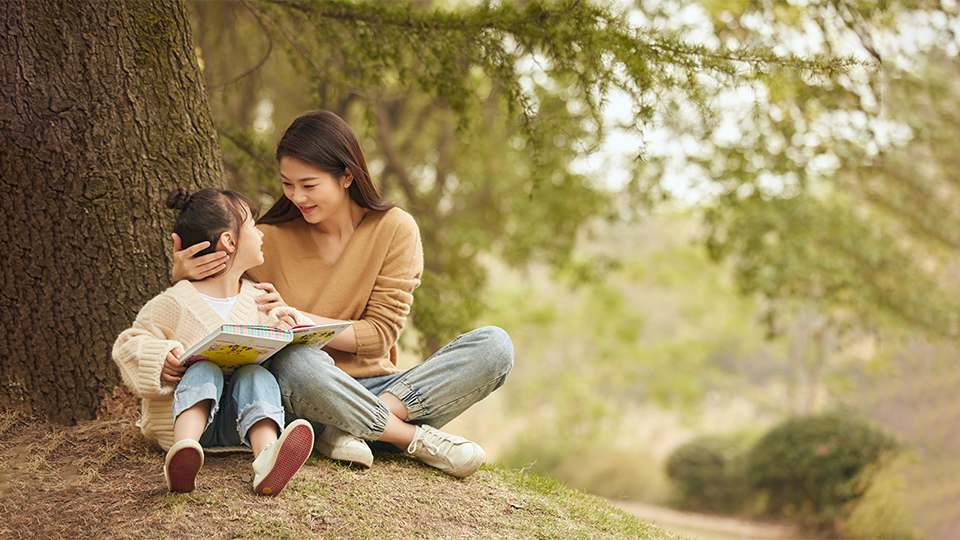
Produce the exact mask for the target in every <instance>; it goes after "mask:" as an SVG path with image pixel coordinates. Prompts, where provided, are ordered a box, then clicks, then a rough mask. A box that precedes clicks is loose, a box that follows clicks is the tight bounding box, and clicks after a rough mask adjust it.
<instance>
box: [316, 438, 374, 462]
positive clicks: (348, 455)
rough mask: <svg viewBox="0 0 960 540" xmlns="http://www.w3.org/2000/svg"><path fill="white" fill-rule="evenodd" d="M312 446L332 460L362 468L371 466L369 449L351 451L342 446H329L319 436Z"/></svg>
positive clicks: (371, 457) (371, 459) (371, 456)
mask: <svg viewBox="0 0 960 540" xmlns="http://www.w3.org/2000/svg"><path fill="white" fill-rule="evenodd" d="M313 447H314V449H315V450H316V451H317V452H319V453H320V454H322V455H324V456H326V457H328V458H330V459H332V460H334V461H342V462H344V463H349V464H351V465H357V466H359V467H363V468H364V469H369V468H370V467H372V466H373V454H372V453H370V452H369V451H367V452H363V451H361V450H356V451H351V450H348V449H346V448H343V447H336V446H331V445H329V444H327V442H326V441H324V440H322V439H320V437H317V442H316V443H315V444H314V445H313Z"/></svg>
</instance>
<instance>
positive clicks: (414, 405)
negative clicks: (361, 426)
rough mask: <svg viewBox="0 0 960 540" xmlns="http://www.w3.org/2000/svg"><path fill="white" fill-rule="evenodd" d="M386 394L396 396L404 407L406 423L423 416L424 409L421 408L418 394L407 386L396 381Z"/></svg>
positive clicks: (421, 403) (421, 402) (421, 404)
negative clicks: (405, 409)
mask: <svg viewBox="0 0 960 540" xmlns="http://www.w3.org/2000/svg"><path fill="white" fill-rule="evenodd" d="M387 392H389V393H391V394H393V395H395V396H397V399H399V400H400V402H401V403H403V404H404V406H406V408H407V420H406V421H407V422H411V421H414V420H418V419H420V418H422V417H423V416H424V415H425V413H426V408H425V407H424V406H423V401H421V400H420V394H418V393H417V392H416V391H415V390H414V389H413V388H411V387H410V386H407V383H405V382H403V381H397V383H396V384H394V385H393V386H391V387H390V388H389V389H388V390H387Z"/></svg>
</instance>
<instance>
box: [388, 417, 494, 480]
mask: <svg viewBox="0 0 960 540" xmlns="http://www.w3.org/2000/svg"><path fill="white" fill-rule="evenodd" d="M405 453H406V455H408V456H412V457H415V458H417V459H419V460H420V461H422V462H424V463H426V464H427V465H430V466H431V467H434V468H437V469H440V470H441V471H443V472H445V473H447V474H449V475H451V476H456V477H457V478H466V477H468V476H470V475H471V474H473V473H475V472H477V469H479V468H480V465H481V464H482V463H483V458H485V457H486V454H485V453H484V451H483V448H480V445H479V444H477V443H475V442H472V441H468V440H467V439H464V438H463V437H458V436H456V435H450V434H449V433H444V432H442V431H440V430H439V429H436V428H432V427H430V426H427V425H422V426H417V434H416V435H414V436H413V441H412V442H411V443H410V446H408V447H407V451H406V452H405Z"/></svg>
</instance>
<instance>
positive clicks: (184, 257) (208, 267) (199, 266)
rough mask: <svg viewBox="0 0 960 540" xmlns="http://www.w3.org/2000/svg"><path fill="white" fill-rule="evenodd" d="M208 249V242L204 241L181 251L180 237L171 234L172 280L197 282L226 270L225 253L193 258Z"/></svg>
mask: <svg viewBox="0 0 960 540" xmlns="http://www.w3.org/2000/svg"><path fill="white" fill-rule="evenodd" d="M208 247H210V242H207V241H206V240H204V241H203V242H200V243H199V244H194V245H192V246H190V247H188V248H187V249H182V248H181V242H180V235H179V234H177V233H173V272H172V274H173V280H174V281H180V280H181V279H189V280H191V281H199V280H201V279H203V278H206V277H210V276H212V275H213V274H216V273H217V272H219V271H221V270H223V269H224V268H226V267H227V264H226V262H227V259H229V258H230V257H229V256H228V255H227V252H225V251H217V252H215V253H210V254H207V255H204V256H202V257H197V258H194V257H193V256H194V255H196V254H197V253H199V252H201V251H203V250H204V249H206V248H208Z"/></svg>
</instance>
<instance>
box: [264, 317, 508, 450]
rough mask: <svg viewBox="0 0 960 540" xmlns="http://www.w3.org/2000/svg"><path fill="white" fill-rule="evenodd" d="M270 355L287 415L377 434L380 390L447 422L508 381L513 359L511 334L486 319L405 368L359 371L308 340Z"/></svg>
mask: <svg viewBox="0 0 960 540" xmlns="http://www.w3.org/2000/svg"><path fill="white" fill-rule="evenodd" d="M268 363H269V366H268V369H269V370H270V372H272V373H273V374H274V376H276V378H277V382H278V383H279V384H280V395H281V397H282V400H283V406H284V408H285V409H286V411H287V416H288V418H291V419H292V418H303V419H306V420H309V421H310V422H313V423H314V424H323V425H331V426H335V427H337V428H339V429H341V430H343V431H346V432H347V433H351V434H353V435H354V436H356V437H360V438H361V439H366V440H370V441H375V440H378V439H379V438H380V437H381V436H382V435H383V430H384V428H386V426H387V418H388V416H389V414H390V410H389V409H388V408H387V407H386V405H384V404H383V403H382V402H381V401H380V400H379V399H378V398H377V396H379V395H381V394H384V393H388V392H389V393H391V394H393V395H395V396H396V397H397V398H399V399H400V401H401V402H403V404H404V405H405V406H406V407H407V411H408V415H407V420H406V421H407V422H409V423H411V424H429V425H431V426H433V427H437V428H439V427H442V426H443V425H444V424H446V423H447V422H449V421H451V420H453V419H454V418H456V417H457V416H458V415H459V414H460V413H462V412H463V411H465V410H467V409H468V408H469V407H470V406H471V405H473V404H474V403H477V402H478V401H480V400H481V399H483V398H485V397H487V396H488V395H490V393H491V392H493V391H494V390H496V389H497V388H499V387H500V386H502V385H503V383H504V381H505V380H506V378H507V374H509V373H510V369H511V368H512V367H513V342H512V341H510V336H508V335H507V333H506V332H504V331H503V330H501V329H500V328H497V327H495V326H487V327H484V328H480V329H478V330H474V331H472V332H468V333H466V334H463V335H461V336H460V337H458V338H457V339H455V340H453V341H452V342H450V343H449V344H448V345H447V346H445V347H443V348H442V349H440V350H439V351H437V352H436V353H435V354H434V355H433V356H431V357H430V358H428V359H427V360H426V361H425V362H423V363H421V364H418V365H417V366H415V367H413V368H411V369H408V370H407V371H404V372H402V373H395V374H391V375H382V376H379V377H368V378H362V379H354V378H353V377H351V376H349V375H347V374H346V373H344V372H343V371H342V370H340V368H337V367H336V366H334V363H333V359H332V358H330V356H329V355H328V354H327V353H325V352H323V351H322V350H317V349H314V348H310V347H307V346H292V347H286V348H284V349H283V350H281V351H280V352H278V353H277V354H276V355H274V356H273V358H271V359H270V361H269V362H268ZM314 427H315V428H317V427H318V426H314ZM318 432H319V430H318Z"/></svg>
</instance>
